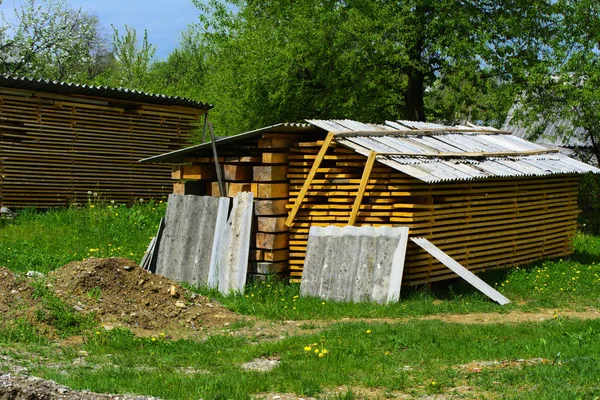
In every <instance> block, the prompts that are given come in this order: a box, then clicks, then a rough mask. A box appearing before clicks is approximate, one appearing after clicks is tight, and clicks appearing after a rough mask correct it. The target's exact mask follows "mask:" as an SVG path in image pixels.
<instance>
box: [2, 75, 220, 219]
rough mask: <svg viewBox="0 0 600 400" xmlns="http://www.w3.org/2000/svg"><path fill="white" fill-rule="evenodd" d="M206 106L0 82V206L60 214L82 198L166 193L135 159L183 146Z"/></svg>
mask: <svg viewBox="0 0 600 400" xmlns="http://www.w3.org/2000/svg"><path fill="white" fill-rule="evenodd" d="M210 108H211V106H210V105H207V104H203V103H198V102H195V101H191V100H187V99H182V98H178V97H167V96H159V95H152V94H146V93H143V92H137V91H131V90H125V89H115V88H108V87H94V86H86V85H74V84H66V83H59V82H52V81H43V80H34V79H28V78H15V77H9V76H2V75H0V205H3V206H8V207H25V206H37V207H52V206H66V205H68V204H70V203H73V202H84V201H86V199H87V198H88V194H87V193H88V192H92V193H96V194H97V195H98V196H100V197H102V198H103V199H110V200H115V201H118V202H127V203H129V202H132V201H133V200H135V199H140V198H143V199H148V198H160V197H163V196H166V195H168V194H169V193H170V192H171V189H172V185H171V181H170V172H171V169H170V167H168V166H160V165H159V166H157V165H143V164H140V163H139V162H138V160H139V159H140V158H144V157H149V156H150V155H153V154H157V153H161V152H169V151H173V150H176V149H180V148H182V147H185V146H189V144H190V138H191V135H192V133H193V132H194V131H195V130H197V122H198V118H199V117H200V116H201V115H203V114H206V113H207V112H208V110H209V109H210Z"/></svg>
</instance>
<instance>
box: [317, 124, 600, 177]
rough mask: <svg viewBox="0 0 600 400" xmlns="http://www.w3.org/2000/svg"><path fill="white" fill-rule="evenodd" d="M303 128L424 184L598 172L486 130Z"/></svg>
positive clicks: (351, 126)
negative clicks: (373, 154)
mask: <svg viewBox="0 0 600 400" xmlns="http://www.w3.org/2000/svg"><path fill="white" fill-rule="evenodd" d="M308 122H309V123H311V124H313V125H316V126H319V127H321V128H322V129H324V130H327V131H329V132H334V133H337V135H336V136H335V137H334V140H335V142H336V143H339V144H341V145H343V146H345V147H348V148H351V149H353V150H354V151H356V152H357V153H359V154H363V155H365V156H368V155H369V153H370V152H371V151H375V152H377V153H378V155H377V158H376V159H377V161H378V162H380V163H382V164H384V165H387V166H389V167H391V168H393V169H395V170H397V171H400V172H404V173H405V174H407V175H410V176H412V177H414V178H417V179H419V180H421V181H424V182H428V183H435V182H443V181H463V180H471V179H483V178H492V177H511V176H543V175H551V174H570V173H576V174H577V173H586V172H594V173H600V169H598V168H595V167H592V166H590V165H588V164H585V163H582V162H580V161H577V160H574V159H572V158H569V157H567V156H565V155H563V154H560V153H557V152H554V150H552V149H548V148H547V147H546V146H542V145H539V144H536V143H532V142H529V141H527V140H525V139H521V138H519V137H516V136H512V135H510V132H506V131H501V130H499V129H495V128H491V127H482V126H475V125H468V126H465V125H459V126H443V125H439V124H430V123H425V122H413V121H394V122H392V121H388V122H386V123H385V124H381V125H376V124H363V123H359V122H356V121H350V120H333V121H332V120H327V121H322V120H310V121H308ZM370 131H371V132H373V134H370ZM387 131H389V133H387ZM353 132H355V134H353ZM379 153H382V154H379Z"/></svg>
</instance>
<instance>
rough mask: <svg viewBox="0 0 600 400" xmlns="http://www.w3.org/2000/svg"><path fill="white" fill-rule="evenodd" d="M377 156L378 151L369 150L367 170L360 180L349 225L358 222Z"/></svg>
mask: <svg viewBox="0 0 600 400" xmlns="http://www.w3.org/2000/svg"><path fill="white" fill-rule="evenodd" d="M376 157H377V153H376V152H374V151H371V152H369V158H367V163H366V164H365V170H364V171H363V175H362V178H361V180H360V185H359V187H358V193H357V195H356V200H355V201H354V205H353V206H352V213H351V214H350V220H349V221H348V225H354V223H355V222H356V216H357V215H358V210H359V209H360V203H362V199H363V196H364V194H365V189H366V187H367V182H369V176H370V175H371V169H372V168H373V164H374V163H375V158H376Z"/></svg>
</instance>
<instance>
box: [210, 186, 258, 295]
mask: <svg viewBox="0 0 600 400" xmlns="http://www.w3.org/2000/svg"><path fill="white" fill-rule="evenodd" d="M253 205H254V195H253V194H252V193H250V192H241V193H238V194H237V195H236V196H235V198H234V199H233V208H232V209H231V214H230V216H229V219H228V220H227V224H226V225H225V227H224V229H223V231H222V233H220V234H219V236H218V238H219V241H218V244H217V251H216V253H215V254H216V255H217V258H216V262H215V263H213V264H211V269H210V271H209V279H208V284H209V286H211V287H218V289H219V292H221V293H223V294H225V295H226V294H229V293H230V292H241V293H243V292H244V286H245V285H246V276H247V273H248V256H249V253H250V234H251V228H252V210H253Z"/></svg>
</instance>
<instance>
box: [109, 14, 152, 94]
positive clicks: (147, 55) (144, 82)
mask: <svg viewBox="0 0 600 400" xmlns="http://www.w3.org/2000/svg"><path fill="white" fill-rule="evenodd" d="M112 28H113V31H114V34H113V48H112V51H113V54H114V57H115V63H114V64H113V66H112V71H111V73H110V74H109V77H110V78H109V82H108V83H109V84H111V85H113V86H126V87H128V88H132V89H145V88H146V87H147V86H148V82H149V73H150V67H151V65H152V58H153V57H154V54H155V53H156V46H154V45H152V44H150V43H149V42H148V32H147V31H146V30H144V37H143V38H142V40H141V41H140V40H138V37H137V32H136V30H135V29H134V28H130V27H128V26H127V25H126V26H125V33H124V34H123V35H120V34H119V30H118V29H117V28H115V27H114V26H113V27H112Z"/></svg>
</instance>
